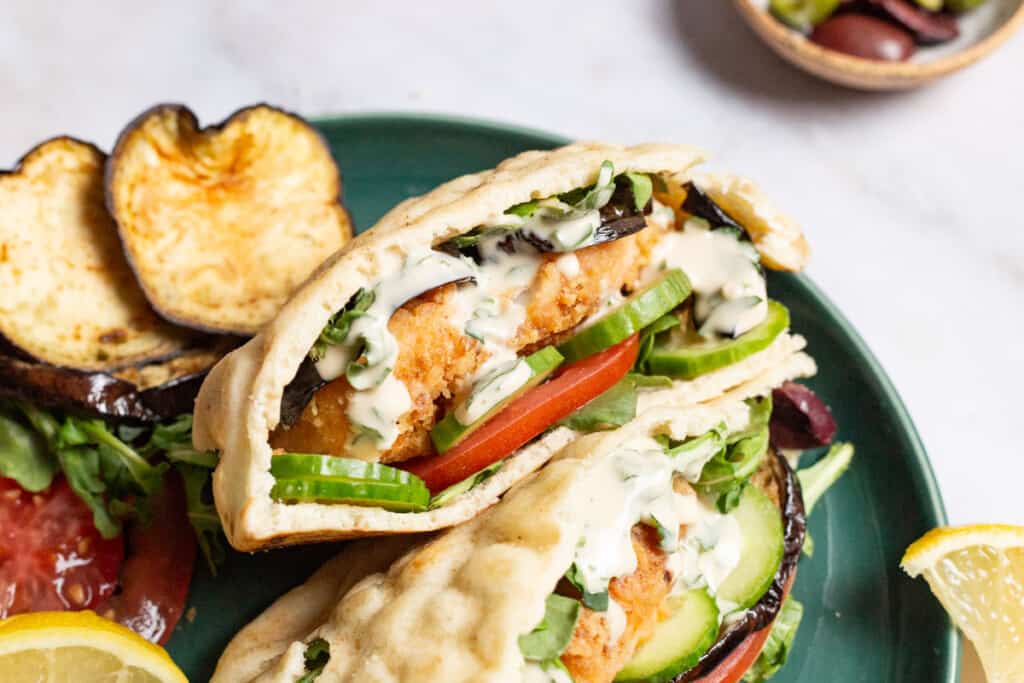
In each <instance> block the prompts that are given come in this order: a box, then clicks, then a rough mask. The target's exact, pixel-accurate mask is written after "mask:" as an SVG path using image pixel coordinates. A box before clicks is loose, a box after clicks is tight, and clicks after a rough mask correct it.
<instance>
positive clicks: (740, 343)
mask: <svg viewBox="0 0 1024 683" xmlns="http://www.w3.org/2000/svg"><path fill="white" fill-rule="evenodd" d="M788 327H789V311H788V310H786V307H785V306H783V305H782V304H780V303H779V302H777V301H769V302H768V314H767V315H766V316H765V318H764V320H762V321H761V322H760V323H759V324H758V325H757V326H756V327H754V328H753V329H752V330H750V331H748V332H745V333H744V334H741V335H740V336H739V337H737V338H736V339H725V340H717V341H706V342H699V343H696V344H688V345H686V346H676V345H673V342H672V340H671V338H669V340H668V342H667V343H666V342H662V343H656V344H655V345H654V349H652V350H651V353H650V355H649V356H648V357H647V362H646V367H645V370H646V372H647V374H650V375H667V376H669V377H677V378H681V379H690V378H693V377H697V376H698V375H703V374H705V373H708V372H711V371H712V370H718V369H720V368H724V367H726V366H728V365H732V364H733V363H736V362H738V361H741V360H743V359H744V358H746V357H748V356H752V355H754V354H755V353H757V352H758V351H763V350H764V349H766V348H768V347H769V346H770V345H771V343H772V342H773V341H775V339H776V338H777V337H778V336H779V335H780V334H782V333H783V331H785V330H786V328H788Z"/></svg>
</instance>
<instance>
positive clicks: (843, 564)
mask: <svg viewBox="0 0 1024 683" xmlns="http://www.w3.org/2000/svg"><path fill="white" fill-rule="evenodd" d="M318 125H319V127H320V129H321V130H322V131H323V133H324V135H325V136H326V138H327V140H328V141H329V142H330V144H331V148H332V149H333V151H334V154H335V156H336V157H337V159H338V161H339V163H340V164H341V168H342V172H343V175H344V187H345V202H346V204H347V205H348V207H349V209H350V210H351V211H352V215H353V218H354V220H355V224H356V227H357V229H359V230H363V229H366V228H367V227H368V226H370V225H372V224H373V223H374V222H375V221H376V220H377V218H378V217H380V216H381V214H383V213H384V212H385V211H386V210H387V209H389V208H390V207H392V206H394V205H395V204H397V203H398V202H399V201H400V200H402V199H405V198H406V197H409V196H412V195H417V194H421V193H423V192H425V191H427V190H429V189H431V188H432V187H434V186H435V185H437V184H439V183H441V182H443V181H445V180H448V179H449V178H452V177H454V176H457V175H460V174H463V173H468V172H471V171H477V170H480V169H484V168H489V167H491V166H494V165H495V163H497V162H498V161H500V160H502V159H504V158H505V157H508V156H511V155H513V154H515V153H517V152H519V151H522V150H524V149H535V148H548V147H553V146H556V145H558V144H561V143H562V142H563V140H561V139H559V138H557V137H555V136H552V135H547V134H544V133H541V132H537V131H529V130H523V129H520V128H513V127H509V126H503V125H495V124H488V123H481V122H477V121H468V120H460V119H455V118H448V117H434V116H406V115H367V116H354V117H344V118H336V119H324V120H321V121H320V122H319V124H318ZM796 210H797V211H798V210H799V207H796ZM769 291H771V292H772V296H774V297H776V298H778V299H780V300H782V301H783V302H784V303H785V304H786V305H787V306H789V309H790V311H791V312H792V315H793V328H794V329H795V330H797V331H799V332H800V333H801V334H803V335H805V336H806V337H807V339H808V341H809V343H810V350H811V352H812V353H813V354H814V356H815V358H816V359H817V360H818V364H819V366H820V371H819V373H818V376H817V377H815V378H814V379H813V380H812V381H811V382H810V384H811V386H813V387H814V389H815V390H816V391H817V392H818V393H819V394H820V395H821V396H822V397H824V399H825V400H826V401H827V402H828V403H829V404H830V405H831V406H832V409H833V411H834V413H835V417H836V419H837V420H838V422H839V425H840V434H839V436H840V437H841V438H842V439H845V440H851V441H854V442H855V443H856V444H857V459H856V460H855V462H854V466H853V468H852V469H851V471H850V472H849V473H848V474H847V475H846V476H845V477H844V478H843V479H842V480H841V481H840V483H839V484H837V485H836V486H835V487H834V489H833V490H831V491H830V492H829V494H828V496H826V498H825V499H824V501H823V502H822V503H820V504H819V505H818V507H817V508H816V509H815V511H814V517H813V519H812V520H811V524H810V528H811V532H812V533H813V534H814V539H815V542H816V552H815V555H814V557H813V558H811V559H807V558H805V559H804V560H803V561H801V563H800V572H799V578H798V580H797V583H796V589H795V593H796V596H797V597H798V598H799V599H800V600H801V601H802V602H803V604H804V607H805V610H806V612H805V616H804V622H803V625H802V626H801V627H800V634H799V636H798V637H797V641H796V646H795V649H794V651H793V653H792V656H791V658H790V662H789V664H788V665H787V666H786V668H785V669H783V671H782V672H781V673H780V674H779V675H778V676H777V677H776V678H775V681H778V683H793V682H795V681H800V682H803V683H812V682H813V683H820V682H821V681H871V682H872V683H906V682H907V681H922V682H923V681H927V682H928V683H951V682H953V681H955V680H956V677H957V673H956V672H957V671H958V660H959V649H958V641H957V638H956V634H955V632H954V631H953V629H952V628H951V626H950V624H949V620H948V619H947V618H946V615H945V614H944V613H943V611H942V609H941V608H940V607H939V603H938V602H937V601H936V600H934V599H933V598H932V596H931V594H930V593H929V592H928V589H927V587H926V586H925V584H924V582H923V581H911V580H909V579H908V578H906V577H905V576H904V575H903V574H902V572H900V570H899V567H898V563H899V559H900V556H901V554H902V552H903V549H904V548H906V546H907V545H908V544H910V543H911V542H912V541H913V540H915V539H916V538H917V537H918V536H920V535H921V534H922V533H924V532H925V531H926V530H928V529H930V528H932V527H934V526H937V525H940V524H943V523H944V522H945V521H946V518H945V512H944V510H943V507H942V500H941V498H940V496H939V491H938V488H937V487H936V484H935V479H934V477H933V475H932V471H931V468H930V467H929V465H928V459H927V457H926V455H925V452H924V448H923V446H922V445H921V441H920V439H919V438H918V435H917V432H916V431H915V430H914V425H913V424H912V423H911V421H910V417H909V416H908V415H907V411H906V409H905V408H904V407H903V403H902V402H901V401H900V398H899V396H898V395H897V394H896V390H895V389H893V387H892V384H891V383H890V382H889V379H888V378H887V377H886V375H885V373H884V372H883V371H882V368H881V367H879V365H878V361H877V360H875V358H874V356H872V355H871V352H870V351H869V350H868V349H867V347H866V346H865V345H864V342H863V341H862V340H861V339H860V337H859V336H858V335H857V333H856V332H855V331H854V330H853V328H852V327H851V326H850V324H849V323H848V322H847V321H846V319H845V318H843V316H842V315H841V314H840V313H839V311H837V310H836V308H835V307H834V306H833V305H832V304H831V303H830V302H829V301H828V299H826V298H825V296H824V295H823V294H822V293H821V292H820V291H818V289H817V288H816V287H815V286H814V285H813V284H812V283H811V282H810V280H808V279H807V278H805V277H800V276H793V275H779V274H772V276H771V278H770V283H769ZM336 548H337V546H325V545H320V546H309V547H304V548H294V549H290V550H276V551H272V552H269V553H264V554H260V555H255V556H246V555H241V554H233V555H232V557H231V558H230V559H229V561H228V562H227V564H226V566H225V567H224V568H223V569H222V571H221V573H220V575H219V576H218V577H217V578H216V579H214V578H211V577H210V575H209V572H208V571H207V570H206V568H205V566H201V565H200V566H197V569H196V579H195V581H194V583H193V586H192V593H191V595H190V598H189V604H190V606H191V607H194V608H195V612H194V614H193V617H194V618H193V619H191V620H182V622H181V624H180V625H179V626H178V629H177V631H176V632H175V634H174V637H173V638H172V639H171V641H170V646H169V649H170V652H171V655H172V656H173V657H174V659H175V660H176V661H177V662H178V663H179V664H180V665H181V666H182V668H183V669H184V670H185V673H186V674H188V676H189V679H190V680H192V681H205V680H207V679H208V678H209V676H210V674H211V673H212V672H213V668H214V666H215V664H216V662H217V657H218V655H219V654H220V652H221V650H222V649H223V648H224V646H225V645H227V643H228V641H229V640H230V638H231V636H232V635H233V634H234V633H235V632H236V631H237V630H238V629H240V628H241V627H242V626H244V625H245V624H246V623H247V622H248V621H249V620H250V619H252V618H253V617H255V616H256V615H257V614H259V613H260V611H262V610H263V609H264V608H265V607H266V606H267V605H269V604H270V603H271V602H272V601H273V600H274V598H276V597H277V596H278V595H280V594H281V593H283V592H284V591H285V590H287V589H289V588H291V587H292V586H294V585H296V584H299V583H301V582H302V581H303V580H305V578H306V577H307V576H308V575H309V574H310V573H312V571H313V570H314V569H315V568H316V567H318V566H319V565H320V564H321V563H322V562H323V561H324V560H325V559H326V558H327V557H329V556H330V555H331V554H332V552H333V551H334V550H335V549H336Z"/></svg>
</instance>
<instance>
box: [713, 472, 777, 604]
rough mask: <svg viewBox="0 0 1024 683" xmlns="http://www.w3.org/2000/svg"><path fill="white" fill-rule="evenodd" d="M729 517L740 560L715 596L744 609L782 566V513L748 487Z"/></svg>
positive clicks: (756, 488)
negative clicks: (733, 523) (734, 525)
mask: <svg viewBox="0 0 1024 683" xmlns="http://www.w3.org/2000/svg"><path fill="white" fill-rule="evenodd" d="M730 514H731V515H732V516H733V517H735V518H736V521H737V522H739V525H740V534H741V536H742V544H743V547H742V550H741V555H740V557H741V558H742V560H741V561H740V564H739V566H737V567H736V569H734V570H733V572H732V573H731V574H729V576H728V577H727V578H726V579H725V581H724V582H722V585H720V586H719V587H718V597H719V598H721V599H723V600H728V601H729V602H734V603H736V604H737V605H738V607H737V609H747V608H748V607H750V606H751V605H753V604H754V603H756V602H757V601H758V600H760V599H761V596H763V595H764V594H765V592H767V590H768V588H769V587H770V586H771V585H772V581H773V580H774V579H775V574H776V573H778V571H779V567H780V566H781V564H782V554H783V550H784V547H783V546H784V538H783V530H782V513H781V512H780V511H779V508H778V506H777V505H775V503H773V502H772V500H771V499H770V498H769V497H768V494H766V493H765V492H764V491H762V490H761V489H760V488H758V487H757V486H753V485H751V486H747V488H746V489H745V490H744V491H743V497H742V498H740V503H739V505H737V506H736V509H735V510H733V511H732V512H731V513H730Z"/></svg>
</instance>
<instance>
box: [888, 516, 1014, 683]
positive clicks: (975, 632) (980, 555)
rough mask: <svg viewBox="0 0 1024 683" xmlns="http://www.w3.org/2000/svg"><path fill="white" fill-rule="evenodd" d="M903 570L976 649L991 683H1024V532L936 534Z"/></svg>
mask: <svg viewBox="0 0 1024 683" xmlns="http://www.w3.org/2000/svg"><path fill="white" fill-rule="evenodd" d="M902 565H903V569H904V570H905V571H906V572H907V573H908V574H910V575H911V576H914V577H916V576H923V577H924V579H925V580H926V581H927V582H928V585H929V586H930V587H931V589H932V592H933V593H934V594H935V596H936V597H937V598H938V599H939V601H940V602H941V603H942V606H943V607H944V608H945V609H946V612H948V613H949V616H950V618H952V620H953V623H955V624H956V626H957V627H958V628H959V629H960V630H961V631H963V633H964V635H966V636H967V637H968V638H969V639H970V641H971V642H972V643H973V644H974V647H975V649H976V650H977V651H978V656H979V657H980V659H981V662H982V666H983V667H984V668H985V674H986V675H987V677H988V680H989V683H1019V682H1020V681H1024V527H1013V526H1003V525H977V526H968V527H959V528H942V529H935V530H933V531H930V532H928V533H927V534H925V536H923V537H922V538H921V539H920V540H918V541H917V542H915V543H914V544H913V545H911V546H910V548H908V549H907V552H906V554H905V555H904V556H903V562H902Z"/></svg>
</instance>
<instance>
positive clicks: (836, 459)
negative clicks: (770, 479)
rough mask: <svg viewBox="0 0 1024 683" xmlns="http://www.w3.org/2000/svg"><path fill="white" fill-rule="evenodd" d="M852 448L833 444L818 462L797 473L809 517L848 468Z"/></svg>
mask: <svg viewBox="0 0 1024 683" xmlns="http://www.w3.org/2000/svg"><path fill="white" fill-rule="evenodd" d="M853 453H854V448H853V444H850V443H837V444H833V445H832V447H831V448H829V449H828V452H827V453H826V454H825V457H823V458H822V459H821V460H819V461H818V462H816V463H814V464H813V465H811V466H810V467H805V468H804V469H802V470H800V471H799V472H797V478H799V479H800V488H801V489H802V490H803V494H804V510H805V512H806V513H807V514H808V515H809V514H811V510H813V509H814V505H815V503H817V502H818V500H819V499H820V498H821V497H822V496H823V495H824V494H825V491H827V490H828V489H829V487H830V486H832V484H834V483H836V481H837V480H838V479H839V477H841V476H843V473H844V472H846V470H847V469H848V468H849V467H850V463H851V462H852V461H853Z"/></svg>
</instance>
